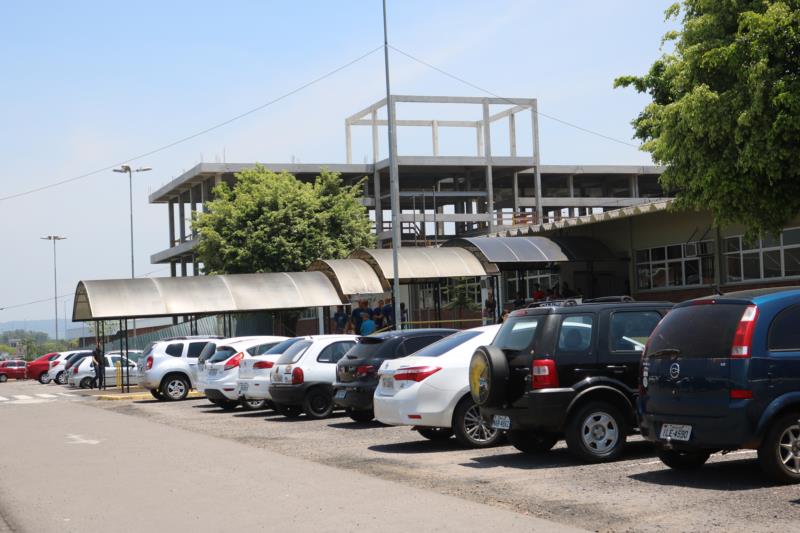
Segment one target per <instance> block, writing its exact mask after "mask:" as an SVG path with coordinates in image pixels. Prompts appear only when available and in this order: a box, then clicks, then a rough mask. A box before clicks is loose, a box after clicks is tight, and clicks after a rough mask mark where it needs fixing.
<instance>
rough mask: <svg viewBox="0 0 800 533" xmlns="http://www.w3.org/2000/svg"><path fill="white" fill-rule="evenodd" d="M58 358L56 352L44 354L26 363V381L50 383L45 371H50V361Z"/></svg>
mask: <svg viewBox="0 0 800 533" xmlns="http://www.w3.org/2000/svg"><path fill="white" fill-rule="evenodd" d="M56 357H58V352H51V353H48V354H45V355H43V356H41V357H39V358H37V359H34V360H33V361H31V362H30V363H28V379H38V380H39V383H42V384H45V383H50V378H49V377H47V378H46V377H45V376H47V371H48V370H50V361H51V360H53V359H55V358H56Z"/></svg>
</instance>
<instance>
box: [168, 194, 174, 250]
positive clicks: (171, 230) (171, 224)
mask: <svg viewBox="0 0 800 533" xmlns="http://www.w3.org/2000/svg"><path fill="white" fill-rule="evenodd" d="M174 243H175V200H170V201H169V247H170V248H172V247H173V246H174V245H175V244H174Z"/></svg>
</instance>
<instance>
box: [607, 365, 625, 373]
mask: <svg viewBox="0 0 800 533" xmlns="http://www.w3.org/2000/svg"><path fill="white" fill-rule="evenodd" d="M606 368H607V369H609V370H613V371H614V372H625V370H627V367H624V366H622V365H606Z"/></svg>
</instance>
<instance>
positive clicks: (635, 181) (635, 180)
mask: <svg viewBox="0 0 800 533" xmlns="http://www.w3.org/2000/svg"><path fill="white" fill-rule="evenodd" d="M631 185H632V188H631V194H632V195H633V197H634V198H639V174H634V175H633V176H631Z"/></svg>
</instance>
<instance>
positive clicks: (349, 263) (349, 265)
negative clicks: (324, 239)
mask: <svg viewBox="0 0 800 533" xmlns="http://www.w3.org/2000/svg"><path fill="white" fill-rule="evenodd" d="M308 269H309V270H310V271H319V272H322V273H324V274H325V275H326V276H328V279H329V280H331V282H333V285H334V286H335V287H336V288H337V289H338V290H339V292H340V296H345V295H353V294H381V293H383V292H385V291H386V289H387V288H386V287H384V286H383V284H382V283H381V280H380V278H379V277H378V275H377V274H376V273H375V270H373V269H372V267H371V266H369V264H368V263H367V262H366V261H363V260H361V259H324V260H319V261H314V262H313V263H312V264H311V266H310V267H309V268H308Z"/></svg>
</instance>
